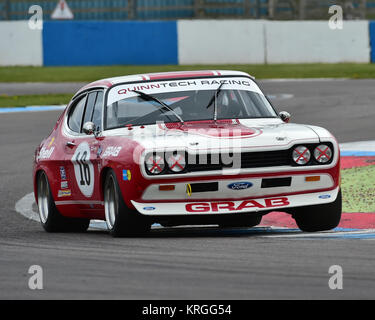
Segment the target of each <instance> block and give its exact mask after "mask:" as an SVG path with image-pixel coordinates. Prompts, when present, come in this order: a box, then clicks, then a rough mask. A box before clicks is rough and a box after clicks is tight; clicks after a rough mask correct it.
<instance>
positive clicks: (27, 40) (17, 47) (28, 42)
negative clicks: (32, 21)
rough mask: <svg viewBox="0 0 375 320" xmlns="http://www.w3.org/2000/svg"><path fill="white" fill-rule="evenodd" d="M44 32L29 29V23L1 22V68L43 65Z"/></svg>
mask: <svg viewBox="0 0 375 320" xmlns="http://www.w3.org/2000/svg"><path fill="white" fill-rule="evenodd" d="M42 57H43V48H42V32H41V30H38V29H36V30H32V29H30V28H29V25H28V21H4V22H0V66H13V65H31V66H41V65H42V63H43V60H42Z"/></svg>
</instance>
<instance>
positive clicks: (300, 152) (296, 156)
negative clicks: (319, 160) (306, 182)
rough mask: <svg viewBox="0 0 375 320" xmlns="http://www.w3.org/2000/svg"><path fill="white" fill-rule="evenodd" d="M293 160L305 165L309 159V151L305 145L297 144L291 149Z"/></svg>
mask: <svg viewBox="0 0 375 320" xmlns="http://www.w3.org/2000/svg"><path fill="white" fill-rule="evenodd" d="M292 157H293V161H294V162H295V163H297V164H299V165H305V164H306V163H308V162H309V161H310V158H311V152H310V150H309V149H308V148H307V147H305V146H299V147H297V148H295V149H294V150H293V154H292Z"/></svg>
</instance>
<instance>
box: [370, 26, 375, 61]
mask: <svg viewBox="0 0 375 320" xmlns="http://www.w3.org/2000/svg"><path fill="white" fill-rule="evenodd" d="M370 47H371V62H372V63H375V21H370Z"/></svg>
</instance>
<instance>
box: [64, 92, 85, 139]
mask: <svg viewBox="0 0 375 320" xmlns="http://www.w3.org/2000/svg"><path fill="white" fill-rule="evenodd" d="M85 103H86V96H84V97H83V98H81V99H80V100H79V101H78V102H77V103H76V105H75V106H73V108H72V109H71V110H70V112H69V119H68V127H69V128H70V130H72V131H74V132H81V127H82V117H83V111H84V109H85Z"/></svg>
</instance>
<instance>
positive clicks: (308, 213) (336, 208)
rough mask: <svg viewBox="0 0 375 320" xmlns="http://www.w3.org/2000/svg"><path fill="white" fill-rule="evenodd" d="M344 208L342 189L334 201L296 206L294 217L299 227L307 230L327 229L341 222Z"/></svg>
mask: <svg viewBox="0 0 375 320" xmlns="http://www.w3.org/2000/svg"><path fill="white" fill-rule="evenodd" d="M341 210H342V198H341V190H340V191H339V193H338V195H337V198H336V200H335V201H334V202H331V203H328V204H321V205H315V206H308V207H301V208H296V209H295V211H294V212H293V218H294V219H295V220H296V223H297V225H298V228H300V229H301V230H302V231H305V232H316V231H325V230H331V229H333V228H336V227H337V226H338V224H339V223H340V219H341Z"/></svg>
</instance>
